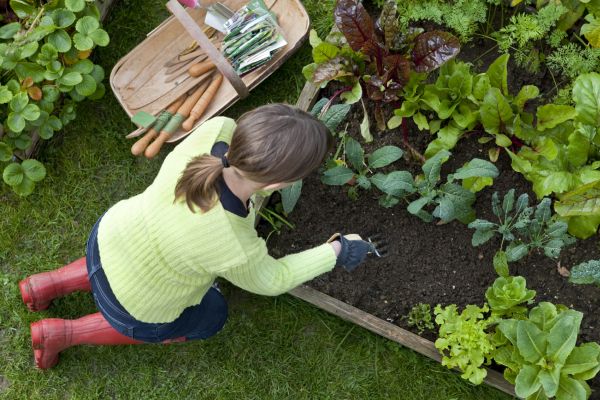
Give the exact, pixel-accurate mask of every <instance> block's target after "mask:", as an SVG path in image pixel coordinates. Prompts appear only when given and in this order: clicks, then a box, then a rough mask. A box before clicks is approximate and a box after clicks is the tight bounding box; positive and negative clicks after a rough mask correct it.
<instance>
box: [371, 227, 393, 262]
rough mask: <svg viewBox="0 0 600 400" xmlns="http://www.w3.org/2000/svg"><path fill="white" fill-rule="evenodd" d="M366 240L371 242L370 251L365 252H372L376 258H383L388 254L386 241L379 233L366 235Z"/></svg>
mask: <svg viewBox="0 0 600 400" xmlns="http://www.w3.org/2000/svg"><path fill="white" fill-rule="evenodd" d="M367 242H369V243H371V248H372V251H370V252H369V253H367V254H373V255H375V256H376V257H378V258H383V257H386V256H387V255H388V246H389V244H388V241H387V240H386V239H385V238H383V236H381V235H380V234H377V233H376V234H373V235H371V236H369V237H367Z"/></svg>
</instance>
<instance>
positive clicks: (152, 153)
mask: <svg viewBox="0 0 600 400" xmlns="http://www.w3.org/2000/svg"><path fill="white" fill-rule="evenodd" d="M170 137H171V134H170V133H165V132H164V131H163V132H161V133H160V134H159V135H158V137H157V138H156V139H154V142H152V143H150V144H149V145H148V147H146V150H145V151H144V155H145V156H146V158H154V157H156V155H157V154H158V152H159V151H160V148H161V147H162V145H163V144H164V143H165V142H166V141H167V139H168V138H170Z"/></svg>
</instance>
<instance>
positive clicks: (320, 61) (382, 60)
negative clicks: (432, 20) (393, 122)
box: [303, 0, 460, 129]
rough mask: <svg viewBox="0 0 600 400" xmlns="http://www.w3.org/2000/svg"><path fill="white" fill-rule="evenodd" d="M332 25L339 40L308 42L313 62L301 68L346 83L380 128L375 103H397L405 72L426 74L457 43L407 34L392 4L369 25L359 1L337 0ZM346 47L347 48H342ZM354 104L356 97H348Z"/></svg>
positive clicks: (439, 35)
mask: <svg viewBox="0 0 600 400" xmlns="http://www.w3.org/2000/svg"><path fill="white" fill-rule="evenodd" d="M334 17H335V24H336V26H337V28H338V29H339V30H340V32H341V33H342V35H343V38H344V41H343V42H337V43H336V41H335V40H333V39H330V40H325V41H321V40H320V39H318V40H316V39H315V40H314V41H313V44H316V46H315V47H314V49H313V58H314V61H315V62H314V63H312V64H309V65H307V66H306V67H305V68H304V69H303V73H304V75H305V76H306V77H307V79H308V80H310V81H312V82H313V83H315V84H318V85H321V86H323V85H325V84H327V83H328V82H329V81H331V80H341V81H343V82H346V83H351V87H355V86H357V85H360V89H358V88H357V92H358V91H359V92H360V93H361V94H363V93H364V95H365V96H366V97H367V98H369V99H370V100H372V101H374V102H375V105H376V109H375V116H376V118H377V122H378V126H379V127H380V128H381V129H383V128H384V127H385V123H384V118H383V112H382V108H381V107H380V104H381V103H391V102H395V101H398V100H399V99H400V96H401V93H402V87H403V86H404V85H405V84H406V82H407V81H408V77H409V73H410V71H413V70H414V71H416V72H431V71H433V70H435V69H436V68H439V67H440V66H441V65H443V64H444V63H445V62H447V61H448V60H450V59H452V58H453V57H455V56H456V55H457V54H458V52H459V49H460V44H459V41H458V39H457V38H456V37H454V36H453V35H451V34H450V33H448V32H443V31H430V32H422V31H421V30H407V31H406V32H401V30H400V26H399V25H398V17H397V6H396V2H395V1H393V0H390V1H388V2H386V4H385V5H384V7H383V9H382V12H381V15H380V17H379V19H378V20H377V21H373V19H372V18H371V16H370V15H369V13H368V12H367V11H366V10H365V8H364V7H363V6H362V4H361V3H360V1H359V0H337V2H336V6H335V11H334ZM346 44H347V46H346ZM350 98H351V99H353V100H354V101H358V98H359V96H350Z"/></svg>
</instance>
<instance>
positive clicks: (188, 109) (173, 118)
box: [131, 61, 223, 158]
mask: <svg viewBox="0 0 600 400" xmlns="http://www.w3.org/2000/svg"><path fill="white" fill-rule="evenodd" d="M214 69H215V65H214V64H213V63H212V61H204V62H201V63H198V64H194V65H192V66H191V67H190V68H189V70H188V73H189V74H190V75H191V76H192V77H199V76H201V75H204V74H207V78H209V77H210V78H211V79H203V80H201V81H200V82H199V83H198V85H196V86H195V87H194V88H192V89H191V90H190V91H188V92H187V93H185V94H183V95H182V96H181V97H179V98H178V99H177V100H175V101H174V102H173V103H171V104H170V105H169V106H168V107H167V108H166V109H165V110H163V111H162V112H161V113H160V114H159V115H158V117H157V118H156V122H155V123H154V124H153V125H152V126H151V127H149V128H148V131H147V132H146V134H145V135H144V136H143V137H142V138H140V139H139V140H138V141H137V142H135V143H134V144H133V146H131V153H132V154H133V155H135V156H138V155H141V154H144V156H146V158H154V157H155V156H156V155H157V154H158V153H159V151H160V148H161V147H162V145H163V144H164V143H165V142H166V141H167V139H169V137H171V135H172V134H173V133H174V132H176V131H177V130H178V129H179V128H182V129H184V130H186V131H190V130H191V129H192V128H193V127H194V124H195V123H196V121H198V120H199V119H200V117H202V114H204V112H205V111H206V109H207V108H208V106H209V105H210V102H211V101H212V99H213V98H214V97H215V95H216V94H217V92H218V90H219V88H220V87H221V83H222V82H223V75H221V73H219V72H216V73H214V71H213V70H214ZM211 71H213V72H212V73H211V74H210V75H209V74H208V73H209V72H211Z"/></svg>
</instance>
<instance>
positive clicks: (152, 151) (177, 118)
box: [144, 82, 208, 158]
mask: <svg viewBox="0 0 600 400" xmlns="http://www.w3.org/2000/svg"><path fill="white" fill-rule="evenodd" d="M207 86H208V82H204V83H203V84H201V85H200V86H199V87H198V88H197V89H196V90H195V91H194V93H192V95H191V96H189V97H188V98H187V99H185V101H184V102H183V104H182V105H181V106H180V107H179V108H178V109H177V113H176V114H175V115H173V117H172V118H171V119H170V120H169V122H168V123H167V125H166V126H165V127H164V128H163V129H162V130H161V131H160V134H159V135H158V137H157V138H156V139H155V140H154V141H153V142H152V143H150V144H149V145H148V147H147V148H146V151H144V155H145V156H146V157H147V158H154V157H156V155H157V154H158V152H159V151H160V148H161V147H162V145H163V144H164V143H165V142H166V141H167V139H168V138H169V137H171V134H172V133H173V132H175V131H176V130H177V129H178V128H179V127H180V126H181V123H182V122H183V120H184V119H185V118H186V117H187V116H188V115H189V114H190V111H191V110H192V107H194V104H196V102H197V101H198V99H199V98H200V96H202V93H204V91H205V90H206V87H207Z"/></svg>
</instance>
